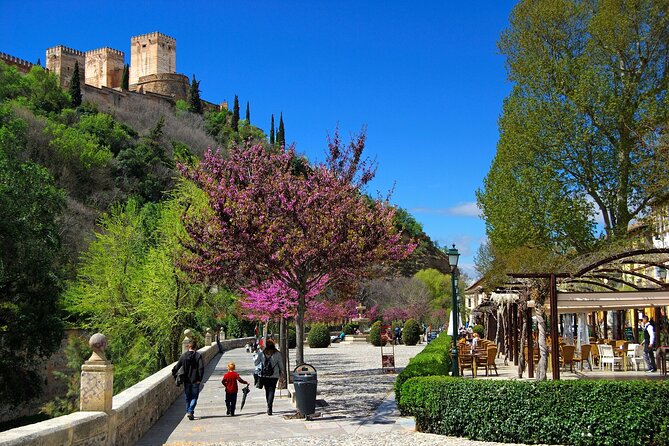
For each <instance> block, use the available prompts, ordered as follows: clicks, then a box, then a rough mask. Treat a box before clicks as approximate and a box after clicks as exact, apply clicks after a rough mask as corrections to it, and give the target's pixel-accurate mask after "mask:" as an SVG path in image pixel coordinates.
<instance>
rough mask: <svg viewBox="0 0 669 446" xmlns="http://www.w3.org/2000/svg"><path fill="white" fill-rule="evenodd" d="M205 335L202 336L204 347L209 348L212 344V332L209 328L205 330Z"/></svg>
mask: <svg viewBox="0 0 669 446" xmlns="http://www.w3.org/2000/svg"><path fill="white" fill-rule="evenodd" d="M206 330H207V333H206V334H205V335H204V345H205V347H209V346H210V345H211V343H212V335H213V333H212V331H211V328H207V329H206Z"/></svg>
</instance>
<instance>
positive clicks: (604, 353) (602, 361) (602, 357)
mask: <svg viewBox="0 0 669 446" xmlns="http://www.w3.org/2000/svg"><path fill="white" fill-rule="evenodd" d="M622 363H623V358H621V357H620V356H616V355H614V354H613V347H611V346H610V345H606V344H601V345H600V346H599V369H600V370H601V369H602V368H604V365H606V364H611V371H613V370H614V369H615V365H616V364H620V365H622Z"/></svg>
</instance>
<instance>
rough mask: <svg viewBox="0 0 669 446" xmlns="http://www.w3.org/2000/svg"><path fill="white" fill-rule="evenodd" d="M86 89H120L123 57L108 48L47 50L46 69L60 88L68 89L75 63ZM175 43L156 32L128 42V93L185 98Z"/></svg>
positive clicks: (186, 90)
mask: <svg viewBox="0 0 669 446" xmlns="http://www.w3.org/2000/svg"><path fill="white" fill-rule="evenodd" d="M76 62H78V63H79V70H80V72H79V77H80V79H83V80H84V83H85V84H86V85H90V86H93V87H97V88H102V87H107V88H112V89H119V88H121V84H122V82H123V68H124V64H125V54H124V53H123V51H120V50H116V49H113V48H109V47H104V48H99V49H95V50H90V51H86V52H82V51H78V50H75V49H72V48H68V47H66V46H63V45H58V46H54V47H52V48H48V49H47V50H46V68H47V70H49V71H51V72H52V73H55V74H56V76H58V78H59V79H60V85H61V86H62V87H63V88H67V87H69V84H70V80H71V79H72V74H73V72H74V66H75V63H76ZM176 66H177V41H176V39H174V38H172V37H169V36H166V35H165V34H162V33H159V32H153V33H149V34H142V35H139V36H134V37H131V38H130V85H129V90H130V91H135V92H138V93H155V94H158V95H163V96H168V97H171V98H173V100H178V99H184V100H185V99H186V98H187V96H188V88H189V81H188V77H186V76H184V75H183V74H179V73H177V72H176Z"/></svg>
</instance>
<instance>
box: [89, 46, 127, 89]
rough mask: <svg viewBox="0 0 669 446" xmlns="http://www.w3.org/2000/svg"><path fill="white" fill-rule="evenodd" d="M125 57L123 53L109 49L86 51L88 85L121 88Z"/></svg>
mask: <svg viewBox="0 0 669 446" xmlns="http://www.w3.org/2000/svg"><path fill="white" fill-rule="evenodd" d="M124 57H125V56H124V54H123V52H122V51H119V50H115V49H113V48H109V47H105V48H99V49H97V50H91V51H86V70H85V72H86V84H87V85H92V86H94V87H109V88H121V83H122V81H123V67H124Z"/></svg>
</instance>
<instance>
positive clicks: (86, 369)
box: [79, 333, 114, 413]
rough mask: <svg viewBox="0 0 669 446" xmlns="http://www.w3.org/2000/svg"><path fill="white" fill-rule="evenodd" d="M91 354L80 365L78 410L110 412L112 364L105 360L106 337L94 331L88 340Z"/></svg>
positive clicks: (112, 390) (112, 387)
mask: <svg viewBox="0 0 669 446" xmlns="http://www.w3.org/2000/svg"><path fill="white" fill-rule="evenodd" d="M88 345H90V347H91V349H92V350H93V354H92V355H91V357H90V358H89V359H88V361H86V362H84V364H83V365H82V366H81V387H80V391H79V410H80V411H82V412H106V413H111V410H112V397H113V396H114V366H113V365H112V363H111V362H110V361H107V357H106V356H105V349H106V348H107V338H106V337H105V335H103V334H101V333H95V334H94V335H93V336H91V338H90V339H89V341H88Z"/></svg>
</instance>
